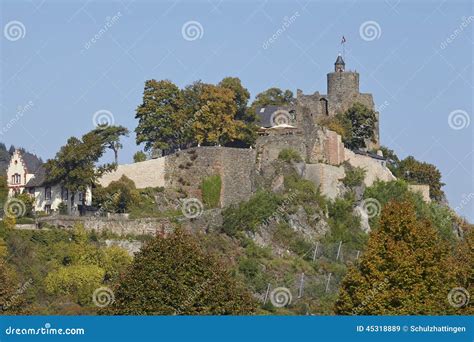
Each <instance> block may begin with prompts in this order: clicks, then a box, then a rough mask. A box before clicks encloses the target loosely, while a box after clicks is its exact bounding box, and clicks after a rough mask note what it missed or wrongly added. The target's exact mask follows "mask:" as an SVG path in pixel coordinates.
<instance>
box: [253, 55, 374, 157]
mask: <svg viewBox="0 0 474 342" xmlns="http://www.w3.org/2000/svg"><path fill="white" fill-rule="evenodd" d="M357 102H359V103H361V104H363V105H365V106H366V107H368V108H370V109H372V110H374V111H375V104H374V100H373V96H372V94H369V93H361V92H360V90H359V73H357V72H356V71H346V65H345V62H344V60H343V58H342V56H340V55H339V56H338V57H337V59H336V62H335V63H334V71H333V72H330V73H328V74H327V94H320V93H319V92H318V91H316V92H315V93H313V94H310V95H306V94H303V91H302V90H300V89H298V90H297V92H296V103H295V104H293V105H290V106H287V107H283V106H268V107H263V108H262V107H260V108H257V111H256V114H257V116H258V117H259V118H260V125H261V126H262V127H270V126H271V125H278V124H281V123H282V122H285V123H287V124H291V125H295V126H297V127H299V128H300V129H302V130H303V131H305V132H306V134H307V135H308V134H310V133H311V132H312V131H313V126H314V125H315V124H317V123H318V120H319V119H321V118H324V117H330V116H334V115H336V114H337V113H343V112H345V111H346V110H347V109H349V108H350V107H351V106H352V105H353V104H354V103H357ZM375 114H376V117H377V124H376V129H375V139H374V140H375V142H367V144H368V148H369V149H378V148H379V147H380V137H379V113H378V112H377V111H375ZM285 115H286V121H285Z"/></svg>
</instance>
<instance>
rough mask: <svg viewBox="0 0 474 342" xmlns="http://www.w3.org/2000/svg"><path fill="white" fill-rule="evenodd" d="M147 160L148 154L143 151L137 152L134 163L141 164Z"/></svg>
mask: <svg viewBox="0 0 474 342" xmlns="http://www.w3.org/2000/svg"><path fill="white" fill-rule="evenodd" d="M145 160H146V154H145V153H144V152H143V151H137V152H136V153H135V154H134V155H133V162H134V163H139V162H143V161H145Z"/></svg>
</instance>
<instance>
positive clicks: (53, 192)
mask: <svg viewBox="0 0 474 342" xmlns="http://www.w3.org/2000/svg"><path fill="white" fill-rule="evenodd" d="M7 178H8V189H9V192H8V193H9V196H14V195H15V194H19V193H22V192H26V193H28V194H30V195H31V196H34V198H35V201H34V210H35V211H44V212H46V213H51V212H52V211H56V210H58V207H59V205H60V204H61V203H65V204H66V205H67V206H68V209H69V210H70V213H72V214H74V213H78V210H79V206H81V205H82V199H83V198H82V196H83V193H82V192H79V193H71V192H68V190H67V189H65V188H63V187H62V186H61V185H58V184H56V185H54V184H46V182H45V181H46V172H45V169H44V167H43V162H42V161H41V160H40V159H38V157H36V156H35V155H33V154H31V153H28V152H23V151H21V150H15V152H14V153H13V155H12V158H11V160H10V164H9V165H8V169H7ZM85 196H86V198H85V204H86V205H91V203H92V192H91V189H90V188H89V189H87V191H86V193H85Z"/></svg>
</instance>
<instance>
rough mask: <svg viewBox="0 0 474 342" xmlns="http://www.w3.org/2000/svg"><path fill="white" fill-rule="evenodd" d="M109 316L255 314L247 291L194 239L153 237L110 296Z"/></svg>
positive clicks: (181, 234) (184, 235)
mask: <svg viewBox="0 0 474 342" xmlns="http://www.w3.org/2000/svg"><path fill="white" fill-rule="evenodd" d="M114 293H115V302H114V303H113V304H112V305H111V306H110V307H108V308H107V309H106V310H105V311H104V313H105V314H114V315H171V314H184V315H238V314H251V313H253V312H254V311H255V302H254V300H253V299H252V297H251V294H250V293H249V292H248V290H247V289H246V288H245V287H243V286H242V285H240V284H239V283H237V282H236V280H235V279H234V278H233V277H232V276H231V274H230V272H229V271H228V270H227V269H226V267H224V265H222V264H221V262H219V261H218V259H217V258H216V257H215V256H214V255H210V254H208V253H205V252H204V251H203V250H202V248H201V247H200V246H199V245H198V243H197V241H196V240H195V238H194V237H193V236H191V235H189V234H187V233H184V232H183V231H180V230H178V231H176V232H175V233H174V234H171V235H170V236H169V237H167V238H163V237H156V238H155V239H154V240H152V241H150V242H149V243H148V244H147V245H146V246H145V247H144V248H143V249H142V250H141V251H140V252H139V253H138V254H136V255H135V259H134V261H133V263H132V265H131V267H130V268H129V270H128V272H127V273H126V274H125V275H124V276H122V278H121V280H120V283H119V284H118V286H117V287H116V288H115V290H114Z"/></svg>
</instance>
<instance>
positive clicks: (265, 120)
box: [255, 105, 288, 128]
mask: <svg viewBox="0 0 474 342" xmlns="http://www.w3.org/2000/svg"><path fill="white" fill-rule="evenodd" d="M279 110H282V111H284V112H287V113H288V108H287V107H284V106H273V105H270V106H265V107H258V108H257V109H256V110H255V114H256V115H257V120H258V124H259V125H260V126H261V127H264V128H268V127H273V126H275V115H276V114H275V113H276V112H277V111H279Z"/></svg>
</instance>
